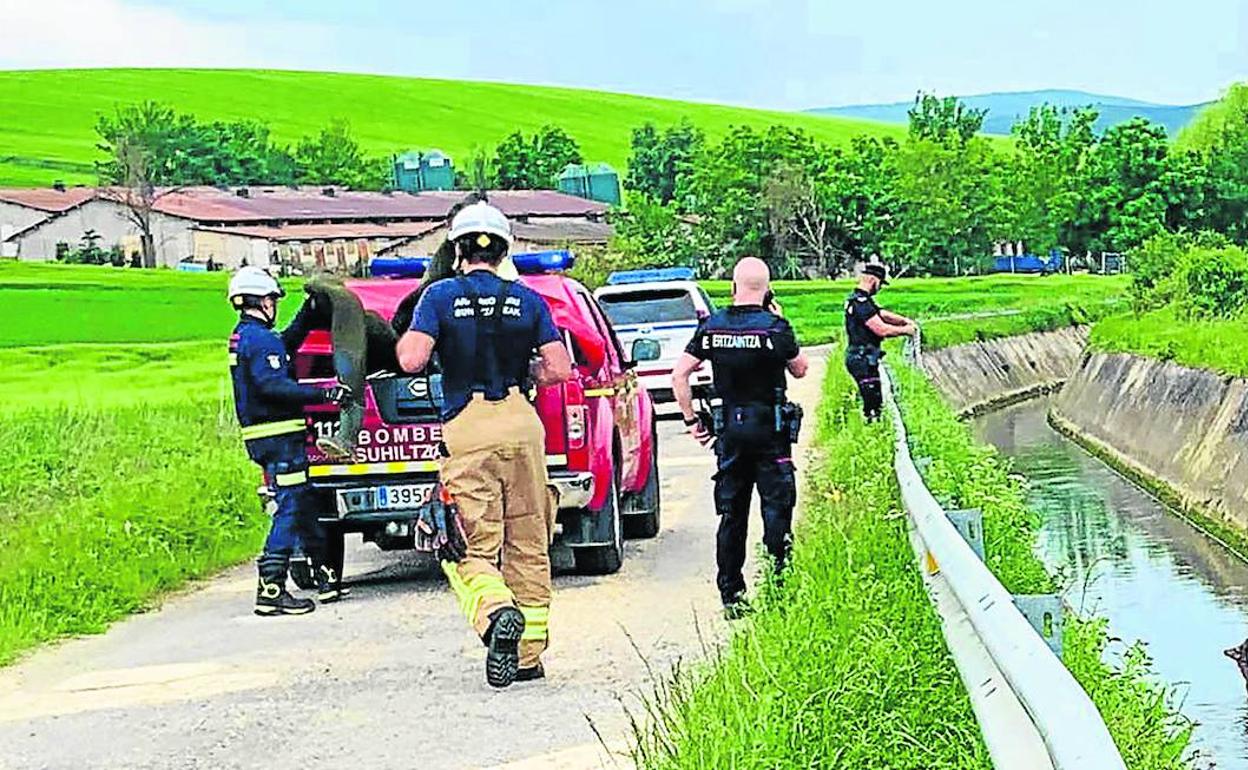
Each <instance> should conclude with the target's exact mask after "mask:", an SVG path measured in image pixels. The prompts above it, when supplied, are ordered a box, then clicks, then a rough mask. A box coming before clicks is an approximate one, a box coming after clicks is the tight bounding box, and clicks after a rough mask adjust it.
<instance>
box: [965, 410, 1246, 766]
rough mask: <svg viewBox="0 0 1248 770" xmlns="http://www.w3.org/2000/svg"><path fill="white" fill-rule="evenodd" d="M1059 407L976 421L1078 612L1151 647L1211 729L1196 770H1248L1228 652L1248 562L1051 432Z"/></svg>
mask: <svg viewBox="0 0 1248 770" xmlns="http://www.w3.org/2000/svg"><path fill="white" fill-rule="evenodd" d="M1050 403H1051V402H1050V400H1049V399H1036V400H1033V401H1030V402H1027V403H1024V404H1019V405H1017V406H1014V407H1010V408H1008V409H1004V410H1001V411H998V412H994V413H992V414H988V415H986V416H984V417H980V418H978V419H976V420H975V421H974V428H975V431H976V434H977V435H978V437H979V439H980V440H981V441H983V442H985V443H989V444H992V445H993V446H996V447H997V448H998V449H999V450H1000V451H1001V452H1002V453H1003V454H1005V455H1006V456H1008V457H1010V458H1012V459H1013V461H1014V469H1015V472H1017V473H1019V474H1021V475H1023V476H1025V477H1026V478H1027V479H1028V482H1029V488H1028V502H1029V504H1030V506H1031V509H1032V510H1033V511H1035V512H1036V513H1038V514H1039V515H1040V516H1041V518H1042V522H1043V523H1042V525H1041V529H1040V533H1039V538H1038V543H1037V549H1038V552H1039V555H1040V557H1041V558H1042V559H1043V560H1044V562H1045V564H1046V565H1047V566H1048V567H1049V569H1050V571H1052V572H1053V573H1055V574H1056V575H1057V576H1058V580H1059V585H1060V586H1062V588H1063V590H1064V591H1065V599H1066V601H1067V603H1068V604H1070V605H1071V606H1073V607H1074V608H1076V609H1077V610H1083V611H1088V612H1095V613H1097V614H1099V615H1102V616H1104V617H1106V618H1108V620H1109V628H1110V634H1111V636H1114V637H1117V638H1120V639H1122V640H1124V641H1125V642H1128V643H1130V642H1134V641H1136V640H1142V641H1144V642H1145V644H1146V649H1147V651H1148V653H1149V655H1150V656H1151V657H1152V658H1153V661H1154V664H1155V668H1156V673H1157V675H1158V676H1159V677H1161V679H1162V680H1163V681H1165V682H1168V683H1171V684H1176V685H1179V686H1180V695H1181V696H1183V698H1184V700H1183V705H1182V711H1183V713H1184V714H1185V715H1187V716H1188V717H1189V718H1191V719H1193V720H1195V721H1196V722H1198V723H1199V725H1200V726H1199V727H1197V729H1196V734H1195V738H1194V745H1195V747H1196V748H1197V749H1198V750H1199V752H1200V757H1201V759H1200V761H1199V762H1197V764H1196V766H1197V767H1201V768H1208V767H1216V768H1218V770H1241V769H1243V770H1248V694H1246V692H1245V683H1244V680H1243V679H1242V678H1241V676H1240V674H1239V671H1238V670H1237V669H1236V667H1235V664H1234V663H1233V662H1232V661H1231V660H1229V659H1228V658H1226V657H1225V656H1224V655H1223V654H1222V650H1223V649H1225V648H1227V647H1231V646H1234V645H1237V644H1239V643H1240V642H1241V641H1243V639H1244V637H1245V636H1248V564H1245V563H1244V562H1243V561H1241V560H1240V559H1239V558H1238V557H1236V556H1235V555H1233V554H1231V553H1230V552H1228V551H1226V550H1225V549H1223V548H1222V547H1221V546H1220V545H1218V544H1217V543H1215V542H1214V541H1213V540H1211V539H1209V538H1208V537H1206V536H1205V535H1203V534H1201V533H1200V532H1199V531H1197V530H1196V529H1194V528H1193V527H1191V526H1190V525H1188V524H1187V523H1186V522H1185V521H1183V520H1182V519H1180V518H1179V517H1178V516H1176V515H1174V514H1173V513H1171V512H1169V511H1168V510H1166V508H1165V506H1163V505H1162V504H1160V503H1158V502H1157V501H1156V500H1154V499H1153V498H1152V497H1150V496H1149V495H1148V494H1146V493H1145V492H1143V491H1142V490H1140V489H1139V488H1138V487H1136V486H1135V485H1133V484H1131V483H1130V482H1128V481H1126V480H1125V479H1123V478H1122V477H1121V476H1119V475H1117V474H1116V473H1115V472H1114V471H1113V470H1111V469H1110V468H1109V467H1108V466H1106V465H1104V464H1103V463H1101V462H1100V461H1099V460H1097V459H1095V458H1093V457H1092V456H1091V455H1089V454H1087V453H1085V452H1084V451H1083V450H1081V449H1080V448H1079V447H1078V446H1077V445H1076V444H1074V443H1073V442H1071V441H1070V440H1068V439H1066V438H1065V437H1063V436H1061V435H1060V434H1058V433H1057V432H1056V431H1054V430H1053V429H1052V428H1051V427H1049V425H1048V422H1047V419H1046V416H1047V413H1048V409H1049V406H1050ZM1123 649H1125V648H1122V647H1121V646H1119V647H1117V650H1118V651H1119V652H1120V651H1122V650H1123Z"/></svg>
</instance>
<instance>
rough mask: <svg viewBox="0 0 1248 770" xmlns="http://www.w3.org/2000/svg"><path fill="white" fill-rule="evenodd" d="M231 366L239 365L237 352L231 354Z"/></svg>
mask: <svg viewBox="0 0 1248 770" xmlns="http://www.w3.org/2000/svg"><path fill="white" fill-rule="evenodd" d="M230 366H238V354H237V353H231V354H230Z"/></svg>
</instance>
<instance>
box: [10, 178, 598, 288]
mask: <svg viewBox="0 0 1248 770" xmlns="http://www.w3.org/2000/svg"><path fill="white" fill-rule="evenodd" d="M75 189H76V190H80V191H81V192H77V193H76V196H77V197H81V198H82V200H80V201H78V202H77V203H76V204H75V205H74V206H73V207H72V208H67V209H65V210H64V211H62V212H59V213H55V212H47V211H43V212H42V214H41V215H39V214H36V212H39V211H40V210H39V209H37V208H35V206H34V205H33V203H35V202H39V203H41V204H42V205H45V206H46V205H50V204H49V203H48V200H51V201H52V202H54V203H55V202H57V201H59V200H60V199H59V198H56V197H54V196H52V195H51V193H50V192H49V191H46V190H41V191H29V190H0V201H9V200H11V199H17V200H23V199H24V200H25V201H26V203H24V204H17V205H14V206H13V207H12V208H13V213H9V214H5V216H10V217H12V218H13V222H14V224H13V225H11V232H10V233H9V236H8V238H6V239H5V240H4V242H3V245H4V247H5V248H6V249H7V251H6V253H8V254H9V255H10V256H15V257H17V258H18V259H22V260H32V261H49V260H53V259H55V258H56V256H57V254H58V250H59V249H61V248H64V245H63V244H76V243H78V242H79V241H80V240H81V239H82V237H83V235H84V234H85V233H86V232H87V231H94V232H95V233H96V234H98V235H99V236H100V245H101V246H102V247H104V248H110V247H113V246H119V247H121V249H122V250H123V251H124V252H125V253H126V254H127V255H129V254H133V253H136V252H137V251H138V250H139V231H138V228H137V227H136V226H135V225H134V224H133V223H132V222H131V221H130V219H131V218H132V217H129V216H127V215H128V214H130V213H131V210H130V207H128V206H127V205H126V192H125V191H123V190H117V189H112V188H101V189H98V190H96V189H90V188H75ZM36 192H37V193H40V195H33V194H32V193H36ZM69 193H70V191H66V192H64V193H56V194H57V195H67V196H68V195H69ZM24 194H29V195H25V196H24ZM463 195H464V194H463V193H460V192H450V191H430V192H422V193H420V194H409V193H402V192H398V193H380V192H353V191H349V190H344V189H341V188H335V187H326V188H319V187H318V188H308V187H301V188H291V187H251V188H239V189H236V190H226V189H218V188H213V187H190V188H182V189H177V190H161V191H157V193H156V194H155V195H154V196H153V200H152V202H151V212H150V219H151V222H152V233H153V240H154V242H155V247H156V252H157V258H158V263H159V264H161V265H163V266H173V265H176V264H177V263H179V262H184V261H194V262H201V263H202V262H208V261H209V260H211V261H213V262H214V263H216V264H220V265H222V266H223V267H226V268H234V267H237V266H239V265H241V264H243V263H244V262H246V263H247V264H261V265H268V264H282V265H285V266H288V267H290V268H295V269H304V270H307V269H317V268H321V269H331V270H343V271H351V270H354V269H355V268H356V267H357V266H358V265H359V264H360V263H361V262H362V261H366V260H367V259H368V258H370V257H371V256H375V255H377V254H382V253H420V254H428V253H431V252H432V251H433V250H434V249H436V248H437V245H438V244H439V243H441V240H442V238H444V237H445V222H446V217H447V214H448V213H449V211H450V209H451V207H452V206H454V205H455V204H456V203H458V202H459V201H460V200H462V199H463ZM50 196H51V197H50ZM490 200H491V202H493V203H494V204H495V205H496V206H498V207H499V208H500V209H502V210H503V212H504V213H506V214H507V216H508V217H509V218H511V220H512V222H513V224H514V226H515V228H516V234H517V237H518V243H517V248H518V249H522V248H528V247H529V246H540V247H543V248H545V247H549V246H550V245H557V244H571V245H579V244H598V243H605V242H606V241H607V240H608V239H609V238H610V235H611V226H610V225H609V224H607V223H605V222H604V221H603V215H604V214H605V213H606V206H604V205H602V204H601V203H597V202H594V201H588V200H584V199H582V198H577V197H575V196H571V195H566V194H563V193H559V192H554V191H550V190H504V191H497V192H492V193H490ZM19 215H20V216H21V217H24V219H18V216H19ZM3 221H4V220H0V222H3ZM19 225H20V226H19Z"/></svg>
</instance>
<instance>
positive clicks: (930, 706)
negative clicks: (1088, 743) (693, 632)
mask: <svg viewBox="0 0 1248 770" xmlns="http://www.w3.org/2000/svg"><path fill="white" fill-rule="evenodd" d="M896 372H897V377H896V381H897V386H898V394H899V398H900V399H901V401H902V403H903V405H904V410H905V416H906V425H907V428H908V430H909V432H910V436H911V441H912V443H913V451H914V453H915V454H916V456H928V457H931V458H932V462H931V464H930V466H929V467H928V469H927V472H926V476H927V482H928V484H929V485H930V486H931V488H932V490H933V492H934V494H936V495H937V497H938V498H941V499H942V501H943V502H944V503H946V504H949V505H959V506H963V507H972V506H973V507H978V508H980V509H981V510H982V511H983V512H984V520H985V533H986V550H987V552H988V564H989V566H990V567H991V568H992V569H993V570H994V571H995V572H996V574H997V575H998V576H999V577H1000V579H1001V580H1002V582H1003V583H1004V584H1005V585H1006V586H1007V587H1008V588H1010V589H1011V590H1013V591H1016V592H1031V591H1045V590H1050V589H1051V588H1052V580H1051V578H1050V577H1049V576H1048V575H1047V574H1046V573H1045V571H1044V568H1043V566H1042V565H1041V563H1040V561H1039V560H1038V559H1037V558H1036V557H1035V556H1034V555H1033V554H1032V551H1031V548H1032V543H1033V541H1034V536H1035V528H1036V526H1037V525H1038V519H1037V518H1036V517H1035V516H1034V515H1033V514H1031V513H1030V512H1029V511H1028V510H1027V507H1026V504H1025V498H1024V496H1023V490H1022V488H1021V486H1020V485H1019V483H1018V482H1017V481H1016V480H1014V479H1012V478H1010V476H1009V467H1008V464H1007V463H1006V462H1005V461H1003V460H1002V459H1001V458H1000V457H999V455H997V454H996V453H995V452H994V451H993V450H991V449H988V448H985V447H981V446H977V445H976V444H975V442H974V440H973V438H972V436H971V434H970V433H969V431H968V429H967V428H966V426H965V425H963V424H962V423H960V422H958V421H957V419H956V418H955V417H954V415H953V413H952V412H951V411H950V410H949V408H948V407H947V406H946V405H945V404H944V402H943V401H941V399H940V397H939V395H938V394H937V393H936V391H935V390H934V389H933V388H932V387H931V386H930V384H928V383H927V381H926V380H925V379H924V378H923V377H922V376H921V375H920V374H919V373H918V372H916V371H914V370H912V369H909V368H907V367H905V366H904V365H903V366H899V367H897V368H896ZM817 430H818V436H817V443H818V447H819V450H820V454H821V460H820V462H819V465H818V466H817V467H816V468H815V469H814V470H813V472H812V473H811V474H810V487H809V494H808V496H807V507H806V509H805V512H804V518H803V520H802V523H801V525H800V526H799V529H798V538H797V543H796V547H795V558H794V564H793V568H792V570H791V572H790V573H789V574H788V577H787V579H786V580H785V583H784V585H783V587H780V588H775V587H771V588H767V589H765V590H764V591H763V592H762V602H761V607H760V611H759V612H758V613H757V614H756V615H754V616H753V618H752V619H751V620H750V621H749V622H748V623H747V624H746V625H744V626H742V627H741V628H739V629H738V630H737V632H736V633H735V634H734V635H733V636H732V638H731V640H730V641H729V643H728V645H727V646H726V647H725V648H724V649H722V650H721V651H719V652H717V653H715V654H714V655H713V656H712V658H711V659H710V660H709V661H707V662H705V663H703V664H701V665H700V666H697V667H693V668H685V669H681V670H678V671H676V672H675V673H674V674H673V675H672V676H671V677H670V678H669V679H667V680H665V681H664V682H663V683H662V684H661V685H660V686H659V688H658V691H657V692H656V693H655V694H654V695H653V697H651V698H650V699H649V700H648V701H647V702H646V709H645V714H644V716H645V719H639V720H638V722H637V724H636V725H635V750H634V755H635V759H636V760H637V764H638V765H639V766H640V767H643V768H647V769H648V770H657V769H659V768H662V769H664V770H668V769H670V768H703V767H732V768H778V767H820V768H846V769H847V770H848V769H849V768H873V769H874V768H881V769H884V768H887V769H893V768H916V769H917V768H924V769H925V770H926V769H929V768H954V767H956V768H984V767H989V766H990V764H989V760H988V757H987V754H986V750H985V749H984V746H983V745H982V742H981V739H980V736H979V732H978V727H977V725H976V723H975V718H974V715H973V714H972V712H971V710H970V706H969V702H968V700H967V697H966V694H965V691H964V690H963V688H962V685H961V682H960V680H959V679H958V675H957V672H956V669H955V667H954V664H953V661H952V659H951V658H950V656H949V654H948V652H947V650H946V647H945V643H944V638H943V636H942V635H941V631H940V625H939V621H938V620H937V617H936V613H935V611H934V610H933V609H932V607H931V605H930V603H929V600H928V598H927V596H926V593H925V591H924V589H923V587H922V583H921V581H920V578H919V574H918V570H917V568H916V566H915V564H914V559H913V554H912V552H911V550H910V547H909V545H908V543H907V540H906V528H905V517H904V513H903V512H902V511H901V508H900V502H899V500H898V493H897V487H896V478H895V476H894V474H893V469H892V432H891V430H890V427H889V425H888V424H887V423H884V424H880V425H876V426H867V425H864V424H863V422H862V420H861V418H860V417H859V416H858V405H857V399H856V396H855V393H854V388H853V385H852V384H851V383H850V382H849V380H848V378H847V377H846V376H845V374H844V373H843V372H842V371H841V370H840V368H839V367H832V368H831V369H830V371H829V375H828V379H827V381H826V383H825V385H824V400H823V403H822V405H821V406H820V409H819V414H818V425H817ZM1066 629H1067V630H1066V635H1065V640H1064V641H1065V657H1064V660H1065V663H1066V665H1067V666H1068V667H1069V668H1070V670H1071V672H1072V673H1073V674H1074V675H1075V677H1076V679H1078V681H1079V682H1080V683H1081V684H1082V685H1083V686H1084V688H1085V689H1086V690H1087V691H1088V693H1089V694H1090V695H1091V697H1092V699H1093V702H1094V703H1095V704H1096V706H1097V708H1098V709H1100V711H1101V714H1102V715H1103V717H1104V718H1105V721H1106V724H1107V725H1108V726H1109V729H1110V733H1111V734H1112V735H1113V737H1114V739H1115V741H1116V742H1117V744H1118V746H1119V748H1120V750H1121V751H1122V754H1123V757H1124V759H1125V760H1126V763H1127V766H1128V767H1129V768H1131V770H1180V768H1187V767H1189V765H1190V762H1189V759H1188V751H1187V745H1188V742H1189V739H1190V737H1191V730H1192V726H1191V724H1190V723H1189V722H1188V721H1187V720H1185V719H1183V718H1182V717H1181V716H1179V715H1178V713H1177V711H1176V702H1175V698H1174V695H1173V693H1172V692H1171V691H1169V690H1168V689H1166V688H1165V687H1163V686H1162V685H1159V684H1157V683H1155V681H1154V679H1153V675H1152V672H1151V669H1150V666H1149V663H1148V659H1147V656H1146V655H1145V653H1144V650H1143V648H1142V647H1139V646H1138V645H1137V646H1133V647H1130V648H1127V647H1123V646H1122V645H1121V644H1120V643H1117V642H1113V641H1111V640H1110V639H1109V638H1108V636H1107V635H1106V633H1105V624H1104V622H1103V621H1101V620H1096V619H1079V618H1075V619H1072V620H1071V621H1070V622H1069V623H1068V624H1067V626H1066ZM1110 660H1113V661H1114V662H1113V663H1111V662H1108V661H1110Z"/></svg>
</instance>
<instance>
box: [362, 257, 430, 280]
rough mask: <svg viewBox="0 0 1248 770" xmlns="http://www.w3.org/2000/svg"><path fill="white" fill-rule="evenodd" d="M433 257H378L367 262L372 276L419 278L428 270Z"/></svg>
mask: <svg viewBox="0 0 1248 770" xmlns="http://www.w3.org/2000/svg"><path fill="white" fill-rule="evenodd" d="M432 262H433V257H378V258H376V259H374V260H373V261H372V262H369V263H368V274H369V275H371V276H372V277H374V278H420V277H422V276H424V274H425V272H426V271H428V270H429V265H430V263H432Z"/></svg>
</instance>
